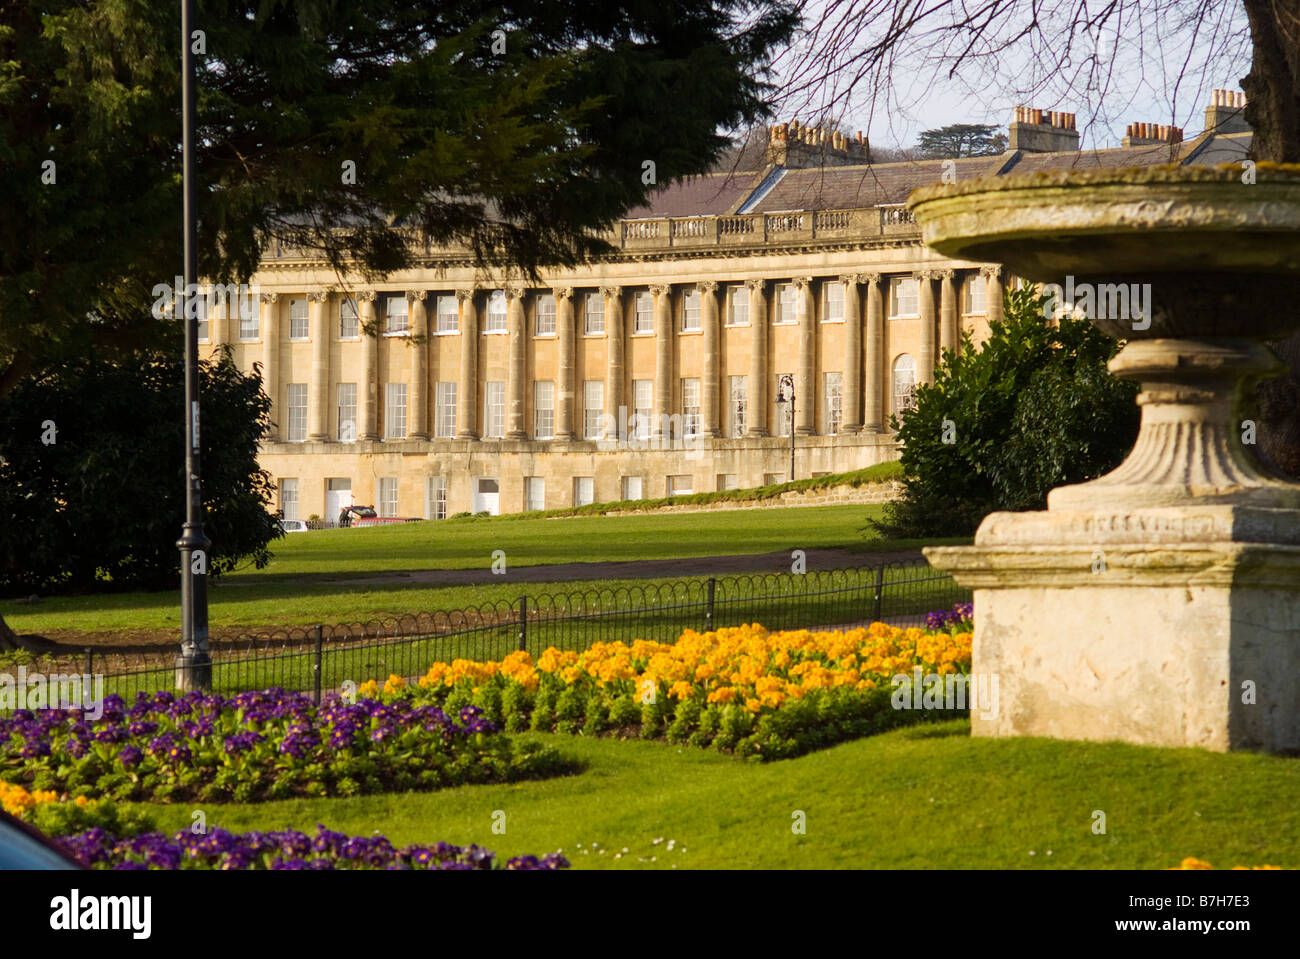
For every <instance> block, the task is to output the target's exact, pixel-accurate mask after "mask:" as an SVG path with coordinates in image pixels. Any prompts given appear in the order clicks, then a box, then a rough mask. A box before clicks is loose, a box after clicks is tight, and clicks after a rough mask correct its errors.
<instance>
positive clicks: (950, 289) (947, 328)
mask: <svg viewBox="0 0 1300 959" xmlns="http://www.w3.org/2000/svg"><path fill="white" fill-rule="evenodd" d="M956 276H957V274H956V272H955V271H954V270H940V271H939V350H940V353H939V358H940V359H942V357H943V352H942V351H943V350H954V351H955V350H956V349H957V341H958V336H957V281H956V279H955V277H956Z"/></svg>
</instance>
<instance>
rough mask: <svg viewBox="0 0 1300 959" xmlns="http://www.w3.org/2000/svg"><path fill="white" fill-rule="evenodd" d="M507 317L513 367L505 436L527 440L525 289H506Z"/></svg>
mask: <svg viewBox="0 0 1300 959" xmlns="http://www.w3.org/2000/svg"><path fill="white" fill-rule="evenodd" d="M505 293H506V301H507V304H508V305H507V308H506V309H507V314H506V315H507V317H508V322H509V329H510V369H509V373H508V379H507V382H506V439H508V440H526V439H528V430H527V427H526V424H525V421H524V413H525V411H526V406H525V404H524V387H525V386H526V385H527V376H528V369H527V365H528V364H527V361H528V318H527V316H526V315H525V314H524V289H523V287H521V286H507V287H506V288H505Z"/></svg>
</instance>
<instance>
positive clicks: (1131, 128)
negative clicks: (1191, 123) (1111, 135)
mask: <svg viewBox="0 0 1300 959" xmlns="http://www.w3.org/2000/svg"><path fill="white" fill-rule="evenodd" d="M1120 142H1121V143H1122V144H1123V145H1124V146H1126V147H1153V146H1162V145H1167V144H1170V143H1182V142H1183V128H1182V127H1172V126H1166V125H1162V124H1159V123H1130V124H1129V125H1128V126H1127V127H1126V128H1125V130H1124V139H1123V140H1121V141H1120Z"/></svg>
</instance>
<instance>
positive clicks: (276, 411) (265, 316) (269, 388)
mask: <svg viewBox="0 0 1300 959" xmlns="http://www.w3.org/2000/svg"><path fill="white" fill-rule="evenodd" d="M279 300H280V295H279V294H278V293H263V294H262V316H261V319H260V320H259V321H258V332H259V333H260V334H261V335H262V389H263V390H265V392H266V395H267V396H269V397H270V398H271V429H270V432H268V433H267V435H266V438H267V440H269V441H270V442H273V443H274V442H276V441H277V440H279V439H280V303H279Z"/></svg>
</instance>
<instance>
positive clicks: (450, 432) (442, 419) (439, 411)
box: [434, 381, 457, 439]
mask: <svg viewBox="0 0 1300 959" xmlns="http://www.w3.org/2000/svg"><path fill="white" fill-rule="evenodd" d="M456 386H457V384H456V383H455V382H454V381H453V382H449V383H439V384H438V387H437V392H436V393H435V405H436V407H437V408H436V409H435V411H434V435H435V437H437V438H438V439H450V438H451V437H454V436H455V435H456Z"/></svg>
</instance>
